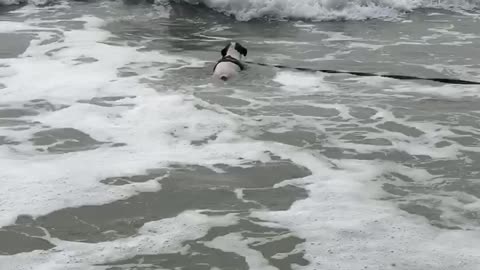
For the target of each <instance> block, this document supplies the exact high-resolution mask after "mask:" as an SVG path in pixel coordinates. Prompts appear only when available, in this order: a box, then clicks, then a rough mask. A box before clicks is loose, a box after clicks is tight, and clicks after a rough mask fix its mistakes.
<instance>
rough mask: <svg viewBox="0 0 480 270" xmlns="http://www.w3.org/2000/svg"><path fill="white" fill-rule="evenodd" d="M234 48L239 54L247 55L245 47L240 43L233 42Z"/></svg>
mask: <svg viewBox="0 0 480 270" xmlns="http://www.w3.org/2000/svg"><path fill="white" fill-rule="evenodd" d="M235 50H237V51H238V52H239V53H240V54H241V55H243V56H247V52H248V51H247V49H246V48H245V47H243V46H242V45H241V44H240V43H235Z"/></svg>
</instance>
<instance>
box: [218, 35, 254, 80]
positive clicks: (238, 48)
mask: <svg viewBox="0 0 480 270" xmlns="http://www.w3.org/2000/svg"><path fill="white" fill-rule="evenodd" d="M221 54H222V59H220V60H219V61H218V62H217V64H216V65H215V67H214V70H213V77H214V78H215V79H219V80H222V81H227V80H229V79H231V78H233V77H234V76H235V75H237V74H238V72H240V71H241V70H243V69H244V66H243V64H242V63H241V62H240V60H241V58H242V55H243V56H246V55H247V49H245V48H244V47H243V46H242V45H240V43H237V42H231V43H229V44H228V45H227V46H226V47H225V48H223V50H222V51H221Z"/></svg>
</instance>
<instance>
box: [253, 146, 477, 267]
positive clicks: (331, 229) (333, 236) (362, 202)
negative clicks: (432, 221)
mask: <svg viewBox="0 0 480 270" xmlns="http://www.w3.org/2000/svg"><path fill="white" fill-rule="evenodd" d="M289 157H290V158H292V159H293V160H294V161H295V162H296V163H298V164H301V165H304V166H307V167H308V168H310V169H312V170H313V172H314V174H313V175H312V176H310V177H307V178H306V179H304V182H305V181H306V182H308V183H310V184H309V185H308V186H307V188H308V190H309V192H310V196H309V198H307V199H305V200H302V201H297V202H296V203H294V205H293V206H292V208H291V209H289V210H288V211H278V212H263V211H258V212H256V213H255V214H254V215H255V216H256V217H259V218H262V219H267V220H270V221H274V222H278V223H280V224H282V225H283V226H285V228H289V229H293V230H294V231H295V232H296V233H298V235H300V236H301V237H303V238H305V239H306V240H307V241H306V243H305V244H304V245H303V247H304V248H305V249H306V259H308V260H309V261H310V262H311V264H310V265H308V266H306V267H304V269H367V268H368V269H370V268H373V269H397V268H398V269H425V268H429V269H438V270H440V269H462V270H471V269H475V267H476V266H477V265H479V264H480V258H479V257H478V256H477V250H478V243H476V242H475V240H474V239H477V238H478V237H480V232H478V231H448V230H439V229H434V228H432V227H429V226H428V225H426V224H425V223H426V221H425V220H423V219H422V218H416V217H413V216H410V215H408V214H406V213H404V212H401V211H399V210H395V207H394V206H392V205H389V204H388V203H379V201H376V200H372V196H373V197H375V194H377V196H379V195H380V194H382V192H381V191H380V190H378V189H377V188H376V187H374V186H372V185H370V184H369V182H370V181H371V180H373V179H375V178H376V177H378V176H379V175H380V174H381V173H382V172H383V170H382V166H381V164H377V165H376V166H372V165H373V164H372V163H371V162H368V161H353V160H352V161H341V162H340V161H339V162H336V166H338V168H341V170H340V171H339V170H338V169H331V168H328V166H327V164H325V163H323V162H319V161H318V160H317V159H316V158H315V157H313V156H310V155H307V154H305V153H298V154H290V155H289ZM423 175H425V174H423ZM411 176H413V175H411ZM444 241H448V243H449V245H445V242H444ZM418 243H422V245H418ZM458 258H461V260H458Z"/></svg>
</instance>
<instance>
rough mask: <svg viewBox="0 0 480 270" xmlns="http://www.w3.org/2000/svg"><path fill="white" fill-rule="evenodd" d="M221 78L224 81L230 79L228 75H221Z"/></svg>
mask: <svg viewBox="0 0 480 270" xmlns="http://www.w3.org/2000/svg"><path fill="white" fill-rule="evenodd" d="M220 80H222V81H226V80H228V77H227V76H225V75H223V76H221V77H220Z"/></svg>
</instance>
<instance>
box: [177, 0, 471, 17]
mask: <svg viewBox="0 0 480 270" xmlns="http://www.w3.org/2000/svg"><path fill="white" fill-rule="evenodd" d="M184 1H185V2H188V3H192V4H198V3H203V4H205V5H206V6H208V7H210V8H213V9H216V10H218V11H221V12H224V13H227V14H231V15H234V16H235V17H236V18H237V19H238V20H251V19H253V18H259V17H264V16H271V17H279V18H301V19H313V20H338V19H348V20H364V19H369V18H386V19H393V18H397V17H398V16H399V15H401V14H402V13H403V12H405V11H411V10H413V9H416V8H445V9H453V10H458V9H459V10H473V9H475V8H478V7H479V6H480V3H479V2H477V1H471V0H437V1H431V0H401V1H398V0H316V1H312V0H244V1H238V0H184Z"/></svg>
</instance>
